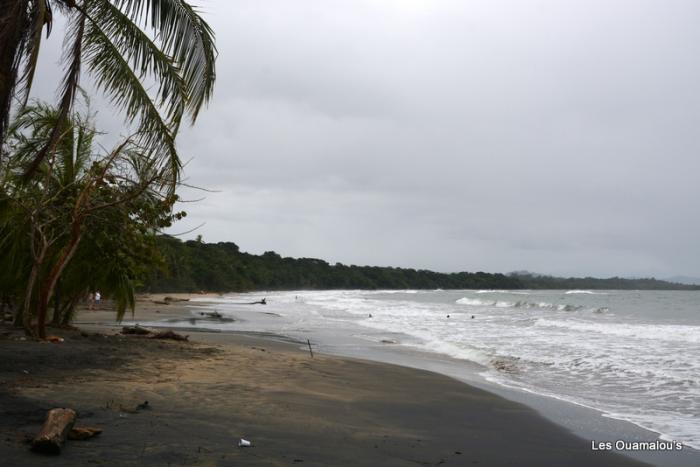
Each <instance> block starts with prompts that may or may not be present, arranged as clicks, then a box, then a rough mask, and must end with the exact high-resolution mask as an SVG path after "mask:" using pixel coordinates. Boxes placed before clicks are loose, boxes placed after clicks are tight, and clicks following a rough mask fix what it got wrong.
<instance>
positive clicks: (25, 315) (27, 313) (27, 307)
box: [15, 243, 48, 336]
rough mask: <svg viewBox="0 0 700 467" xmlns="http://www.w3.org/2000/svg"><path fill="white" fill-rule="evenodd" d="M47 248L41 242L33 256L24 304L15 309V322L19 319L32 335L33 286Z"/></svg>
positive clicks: (26, 330) (25, 330) (25, 329)
mask: <svg viewBox="0 0 700 467" xmlns="http://www.w3.org/2000/svg"><path fill="white" fill-rule="evenodd" d="M47 250H48V245H46V243H42V245H41V249H40V250H39V253H38V255H37V256H36V257H35V258H34V264H32V270H31V272H30V273H29V279H28V280H27V287H26V288H25V293H24V304H23V307H22V311H17V317H16V318H15V324H19V323H18V321H20V320H21V323H22V327H23V328H24V332H26V333H27V334H28V335H32V336H33V335H34V331H33V329H32V295H33V293H34V286H35V285H36V281H37V279H38V277H39V270H40V269H41V266H42V265H43V264H44V258H45V257H46V252H47Z"/></svg>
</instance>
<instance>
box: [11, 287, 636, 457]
mask: <svg viewBox="0 0 700 467" xmlns="http://www.w3.org/2000/svg"><path fill="white" fill-rule="evenodd" d="M171 314H172V315H173V316H182V309H181V307H179V306H178V304H171V305H156V304H153V303H152V302H151V301H150V300H148V301H141V302H139V314H138V315H137V316H138V317H139V318H142V319H144V321H145V320H149V319H153V317H156V315H157V318H160V319H162V318H164V317H165V318H167V317H168V316H170V315H171ZM149 315H152V316H153V317H149ZM110 316H111V312H110V311H97V312H84V313H82V314H81V315H80V317H79V319H78V321H79V322H81V323H83V324H82V325H81V328H83V329H85V330H87V331H88V332H85V331H84V332H82V333H81V332H79V331H64V330H52V331H51V333H52V334H56V335H60V336H62V337H64V338H65V341H64V342H63V343H60V344H48V343H38V342H31V341H26V340H25V341H22V340H16V338H17V337H18V334H17V333H14V332H10V330H8V329H6V328H5V329H0V334H3V332H10V334H9V335H4V336H3V337H2V338H0V459H2V465H8V466H14V465H17V466H25V465H71V466H73V465H94V464H98V465H99V464H102V465H253V466H255V465H317V466H336V465H337V466H346V465H347V466H416V465H420V466H422V465H425V466H429V465H447V466H449V465H453V466H467V465H486V466H491V465H537V466H540V465H572V466H576V465H581V466H590V465H619V466H624V465H630V466H631V465H642V464H640V463H637V462H635V461H633V460H630V459H628V458H626V457H623V456H620V455H618V454H614V453H606V452H592V451H591V449H590V441H588V440H583V439H581V438H578V437H576V436H574V435H572V434H570V433H569V432H567V431H566V430H564V429H563V428H560V427H559V426H557V425H555V424H553V423H551V422H549V421H547V420H545V419H544V418H542V417H541V416H539V415H538V414H537V413H535V412H534V411H533V410H531V409H529V408H527V407H525V406H523V405H520V404H517V403H514V402H510V401H508V400H505V399H503V398H501V397H499V396H496V395H494V394H491V393H489V392H486V391H483V390H480V389H477V388H473V387H471V386H468V385H465V384H463V383H460V382H458V381H456V380H453V379H451V378H448V377H446V376H442V375H439V374H436V373H431V372H426V371H421V370H415V369H409V368H405V367H400V366H395V365H389V364H382V363H373V362H368V361H362V360H356V359H350V358H340V357H331V356H325V355H319V354H315V355H314V357H313V358H312V357H311V356H310V354H309V352H308V349H307V350H303V347H302V346H301V345H299V343H293V342H288V341H284V340H283V339H280V338H275V337H273V336H256V335H245V334H237V333H225V334H224V333H218V334H217V333H192V334H191V336H190V339H191V341H193V342H184V343H182V342H174V341H159V340H154V339H148V338H143V337H133V336H121V335H114V333H115V332H116V331H117V330H118V328H106V327H104V326H101V325H98V324H92V325H91V324H89V323H99V322H102V320H104V319H105V318H109V317H110ZM96 332H97V333H96ZM107 334H111V335H107ZM144 401H148V403H149V404H148V405H149V408H148V409H144V410H138V411H133V408H134V407H135V406H136V405H137V404H139V403H142V402H144ZM53 407H72V408H74V409H76V410H77V412H78V416H79V418H78V424H84V425H92V426H99V427H102V428H103V429H104V433H103V434H102V435H100V436H99V437H97V438H94V439H92V440H89V441H70V442H69V443H68V444H67V445H66V447H65V449H64V452H63V453H62V454H61V455H60V456H58V457H45V456H41V455H38V454H34V453H31V452H30V451H29V450H28V447H27V445H26V444H24V442H23V441H24V438H25V436H26V435H30V434H34V433H36V432H37V431H38V429H39V427H40V426H41V423H42V421H43V418H44V416H45V413H46V411H47V410H48V409H50V408H53ZM240 438H245V439H248V440H250V441H251V442H252V443H253V446H252V447H250V448H239V447H237V443H238V440H239V439H240Z"/></svg>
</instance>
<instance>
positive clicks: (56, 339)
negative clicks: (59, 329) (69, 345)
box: [46, 336, 65, 344]
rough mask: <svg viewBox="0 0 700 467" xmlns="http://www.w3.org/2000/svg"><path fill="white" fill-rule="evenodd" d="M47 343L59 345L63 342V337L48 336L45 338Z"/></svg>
mask: <svg viewBox="0 0 700 467" xmlns="http://www.w3.org/2000/svg"><path fill="white" fill-rule="evenodd" d="M46 340H47V341H48V342H51V343H53V344H60V343H61V342H63V341H65V339H64V338H63V337H58V336H48V337H47V338H46Z"/></svg>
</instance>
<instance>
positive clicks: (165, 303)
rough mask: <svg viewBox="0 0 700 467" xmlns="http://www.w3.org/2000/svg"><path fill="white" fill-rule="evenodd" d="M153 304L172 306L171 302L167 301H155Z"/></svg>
mask: <svg viewBox="0 0 700 467" xmlns="http://www.w3.org/2000/svg"><path fill="white" fill-rule="evenodd" d="M153 303H155V304H156V305H170V302H166V301H165V300H153Z"/></svg>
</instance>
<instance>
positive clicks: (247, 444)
mask: <svg viewBox="0 0 700 467" xmlns="http://www.w3.org/2000/svg"><path fill="white" fill-rule="evenodd" d="M251 446H252V445H251V444H250V441H248V440H247V439H243V438H241V440H240V441H239V442H238V447H239V448H249V447H251Z"/></svg>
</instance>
